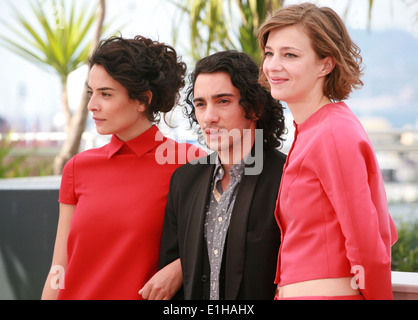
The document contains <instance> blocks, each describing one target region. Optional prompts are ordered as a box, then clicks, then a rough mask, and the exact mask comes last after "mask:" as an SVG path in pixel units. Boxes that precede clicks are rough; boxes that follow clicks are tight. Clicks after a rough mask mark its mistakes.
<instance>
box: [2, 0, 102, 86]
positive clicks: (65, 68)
mask: <svg viewBox="0 0 418 320" xmlns="http://www.w3.org/2000/svg"><path fill="white" fill-rule="evenodd" d="M48 2H49V3H48V5H47V4H45V1H39V0H36V1H34V2H31V4H30V6H31V9H32V15H33V17H34V18H35V23H32V20H33V17H32V18H31V17H27V16H24V15H23V14H22V13H21V12H20V11H19V10H18V9H17V8H15V7H14V6H13V5H11V4H10V6H11V7H12V9H13V11H14V15H15V17H16V19H17V21H18V22H19V24H18V25H19V27H20V28H15V27H14V26H12V25H10V24H7V23H6V22H4V21H1V22H2V23H3V24H5V25H7V26H8V29H9V31H10V32H9V33H8V34H10V36H4V35H1V36H0V39H2V42H3V44H4V46H6V47H7V48H9V49H10V50H12V51H14V52H15V53H17V54H18V55H20V56H21V57H23V58H25V59H27V60H29V61H31V62H34V63H36V64H37V65H39V66H40V67H45V66H50V67H52V68H53V69H54V70H55V71H56V72H57V73H58V74H59V75H60V77H61V79H66V78H67V77H68V75H69V74H70V73H71V72H72V71H74V70H76V69H77V68H79V67H80V66H81V65H83V64H85V63H86V62H87V58H88V53H89V48H90V43H91V42H90V41H85V40H86V34H87V33H88V32H89V31H90V30H91V29H92V25H93V22H94V20H95V17H96V15H95V10H90V11H89V10H88V3H89V1H86V2H85V4H84V7H83V8H81V11H80V12H79V13H78V14H77V16H76V13H75V12H76V5H75V1H73V2H72V5H71V7H70V8H69V14H66V12H65V6H64V0H61V1H59V2H57V1H56V0H51V1H48ZM51 10H52V11H53V13H52V14H51V13H50V12H49V11H51ZM15 39H19V41H16V40H15Z"/></svg>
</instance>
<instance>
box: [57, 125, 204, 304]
mask: <svg viewBox="0 0 418 320" xmlns="http://www.w3.org/2000/svg"><path fill="white" fill-rule="evenodd" d="M190 147H192V146H191V145H188V144H187V145H185V144H178V143H176V142H175V141H174V140H171V139H168V138H165V137H163V135H162V134H161V132H160V131H159V130H158V128H157V127H156V126H153V127H152V128H150V129H149V130H147V131H146V132H144V133H143V134H141V135H140V136H138V137H136V138H134V139H132V140H130V141H127V142H122V141H120V140H119V139H118V138H117V137H116V136H113V137H112V140H111V142H110V143H109V144H107V145H105V146H103V147H101V148H98V149H92V150H87V151H84V152H82V153H80V154H78V155H76V156H74V157H73V158H72V159H71V160H70V161H68V163H67V164H66V166H65V168H64V171H63V175H62V181H61V189H60V195H59V202H60V203H64V204H72V205H76V210H75V212H74V216H73V219H72V222H71V228H70V232H69V235H68V243H67V254H68V267H67V270H66V274H65V284H64V286H65V288H63V289H61V290H60V292H59V295H58V299H140V298H141V297H140V295H139V294H138V291H139V290H140V289H141V288H142V287H143V285H144V284H145V283H146V282H147V281H148V280H149V279H150V277H151V276H152V275H153V274H154V273H155V272H156V271H157V270H158V259H159V252H160V238H161V232H162V226H163V220H164V211H165V205H166V197H167V194H168V187H169V182H170V178H171V175H172V173H173V171H174V170H175V169H176V168H178V167H179V166H180V165H182V164H184V163H185V161H186V157H185V153H186V152H187V154H188V155H189V156H190V157H189V159H188V160H192V159H196V158H197V154H198V153H199V152H197V151H198V150H200V149H197V148H195V147H192V149H191V150H189V148H190ZM200 155H202V154H200ZM167 162H168V163H167Z"/></svg>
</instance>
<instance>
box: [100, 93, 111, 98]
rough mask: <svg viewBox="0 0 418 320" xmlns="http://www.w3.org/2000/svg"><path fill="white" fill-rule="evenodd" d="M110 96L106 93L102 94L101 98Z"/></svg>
mask: <svg viewBox="0 0 418 320" xmlns="http://www.w3.org/2000/svg"><path fill="white" fill-rule="evenodd" d="M110 96H111V94H109V93H107V92H102V97H105V98H107V97H110Z"/></svg>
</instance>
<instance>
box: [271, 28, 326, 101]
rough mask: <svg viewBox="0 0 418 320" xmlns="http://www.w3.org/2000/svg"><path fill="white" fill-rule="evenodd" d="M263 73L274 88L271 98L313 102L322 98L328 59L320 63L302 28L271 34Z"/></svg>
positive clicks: (276, 30) (284, 29)
mask: <svg viewBox="0 0 418 320" xmlns="http://www.w3.org/2000/svg"><path fill="white" fill-rule="evenodd" d="M264 54H265V60H264V62H263V72H264V74H265V75H266V77H267V80H268V81H269V83H270V86H271V95H272V96H273V98H275V99H277V100H282V101H285V102H287V103H288V104H291V103H300V102H308V103H309V102H310V101H311V102H312V101H315V100H314V99H316V98H317V96H321V97H322V96H323V87H324V79H325V76H326V74H328V73H329V71H327V72H325V71H324V69H325V62H326V60H327V58H325V59H322V60H321V59H319V58H318V57H317V55H316V53H315V51H314V50H313V47H312V44H311V39H310V38H309V36H308V35H307V34H306V33H305V32H304V30H303V28H302V27H301V26H299V25H293V26H288V27H283V28H280V29H275V30H272V31H271V32H270V33H269V36H268V39H267V43H266V47H265V50H264Z"/></svg>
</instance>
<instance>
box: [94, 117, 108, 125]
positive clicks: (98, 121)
mask: <svg viewBox="0 0 418 320" xmlns="http://www.w3.org/2000/svg"><path fill="white" fill-rule="evenodd" d="M93 120H94V122H95V123H96V125H97V124H101V123H103V122H104V121H105V119H101V118H97V117H93Z"/></svg>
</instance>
